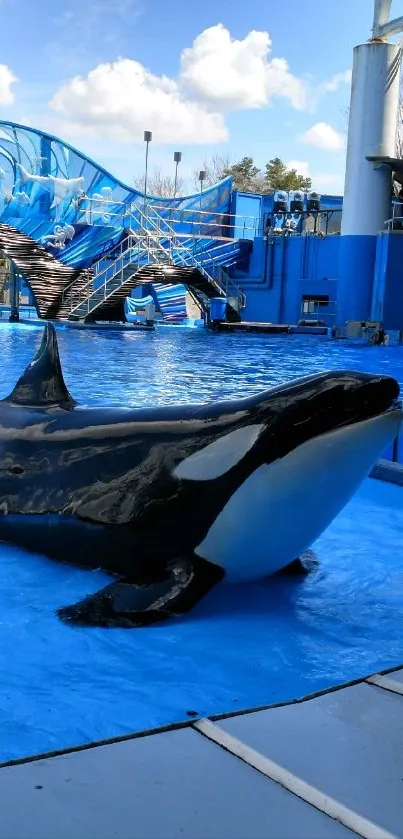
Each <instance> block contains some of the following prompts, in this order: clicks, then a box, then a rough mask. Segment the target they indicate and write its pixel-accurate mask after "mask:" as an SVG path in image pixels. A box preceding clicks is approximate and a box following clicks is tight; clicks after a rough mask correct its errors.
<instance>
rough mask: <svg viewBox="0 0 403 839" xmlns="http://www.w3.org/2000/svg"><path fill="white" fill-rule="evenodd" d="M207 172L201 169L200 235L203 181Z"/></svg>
mask: <svg viewBox="0 0 403 839" xmlns="http://www.w3.org/2000/svg"><path fill="white" fill-rule="evenodd" d="M206 176H207V172H205V171H204V169H201V170H200V172H199V181H200V226H199V236H200V233H201V223H202V217H201V213H202V198H203V183H204V181H205V180H206Z"/></svg>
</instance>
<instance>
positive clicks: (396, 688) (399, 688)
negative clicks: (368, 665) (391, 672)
mask: <svg viewBox="0 0 403 839" xmlns="http://www.w3.org/2000/svg"><path fill="white" fill-rule="evenodd" d="M365 681H366V682H368V684H369V685H375V686H376V687H378V688H383V690H388V691H389V692H390V693H397V694H399V695H400V696H403V682H397V681H396V679H388V678H386V676H378V675H376V676H368V679H366V680H365Z"/></svg>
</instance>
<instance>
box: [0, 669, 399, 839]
mask: <svg viewBox="0 0 403 839" xmlns="http://www.w3.org/2000/svg"><path fill="white" fill-rule="evenodd" d="M402 744H403V669H401V668H400V669H397V670H394V671H388V673H387V674H384V675H375V676H371V677H369V678H367V679H364V680H362V681H360V682H356V683H350V684H349V685H345V686H341V687H340V688H337V689H335V690H331V691H326V692H323V693H322V694H320V695H316V696H314V697H311V698H307V699H304V700H301V701H298V702H295V703H292V704H285V705H281V706H273V707H271V708H267V709H260V710H255V711H248V712H246V713H242V714H235V715H231V716H221V717H220V718H212V719H207V718H201V719H197V720H195V721H189V723H187V724H185V725H181V726H177V727H173V728H171V729H165V730H164V731H157V732H154V733H147V734H145V735H144V734H140V735H139V734H137V735H133V737H130V736H129V737H127V738H123V739H121V740H120V741H115V742H110V743H102V744H92V745H90V746H88V747H84V748H82V747H81V748H80V749H79V750H69V751H65V752H63V753H59V754H58V755H55V756H49V755H48V756H46V755H45V756H41V757H40V758H38V759H33V760H29V761H28V762H24V760H22V761H21V762H19V763H15V764H14V765H8V766H6V765H3V766H2V767H1V768H0V813H1V817H0V839H54V838H55V837H56V836H57V837H58V839H111V838H112V837H115V839H157V837H158V839H173V838H174V837H175V839H263V837H264V839H297V837H298V839H333V837H334V839H339V837H340V838H341V837H353V836H357V835H358V836H361V837H366V839H392V837H402V836H403V749H402Z"/></svg>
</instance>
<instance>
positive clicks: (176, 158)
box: [174, 151, 182, 198]
mask: <svg viewBox="0 0 403 839" xmlns="http://www.w3.org/2000/svg"><path fill="white" fill-rule="evenodd" d="M181 160H182V152H181V151H174V163H175V184H174V198H176V188H177V186H178V163H180V162H181Z"/></svg>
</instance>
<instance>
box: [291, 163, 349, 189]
mask: <svg viewBox="0 0 403 839" xmlns="http://www.w3.org/2000/svg"><path fill="white" fill-rule="evenodd" d="M286 166H287V168H288V169H296V170H297V172H298V173H299V174H301V175H303V176H304V178H311V180H312V188H313V189H317V190H318V192H321V193H328V194H329V195H341V194H342V192H343V189H344V173H343V172H316V173H312V172H311V169H310V165H309V163H308V161H307V160H288V161H287V163H286Z"/></svg>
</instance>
